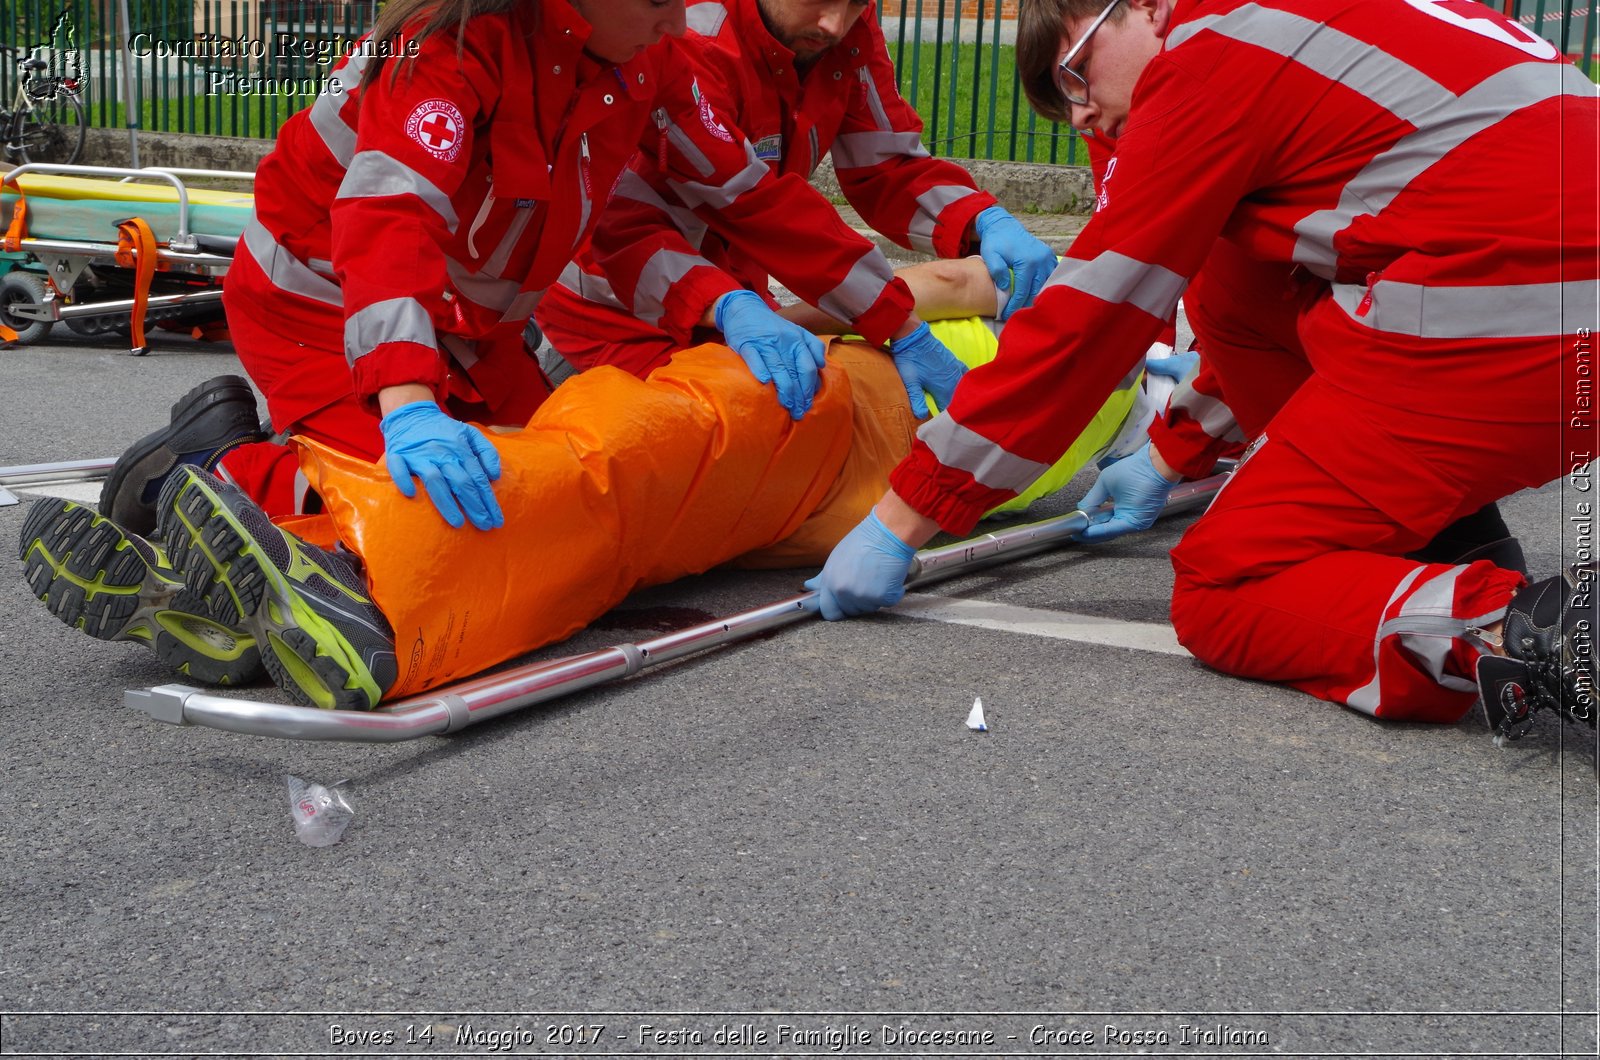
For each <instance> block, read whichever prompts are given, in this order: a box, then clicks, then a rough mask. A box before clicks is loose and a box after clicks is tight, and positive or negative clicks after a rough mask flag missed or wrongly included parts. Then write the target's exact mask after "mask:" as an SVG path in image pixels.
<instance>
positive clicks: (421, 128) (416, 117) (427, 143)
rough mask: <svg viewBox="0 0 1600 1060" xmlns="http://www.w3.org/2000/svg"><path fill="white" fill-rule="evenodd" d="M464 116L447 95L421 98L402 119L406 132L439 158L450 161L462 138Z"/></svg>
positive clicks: (459, 148)
mask: <svg viewBox="0 0 1600 1060" xmlns="http://www.w3.org/2000/svg"><path fill="white" fill-rule="evenodd" d="M466 129H467V120H466V119H465V118H464V117H462V115H461V109H460V108H459V107H457V106H456V105H455V104H454V103H451V102H450V101H449V100H448V99H425V100H423V101H422V102H421V103H418V104H417V105H416V106H415V107H413V108H412V110H411V116H410V117H409V118H407V119H406V135H407V136H409V137H411V138H412V139H413V140H415V141H416V142H417V143H418V144H420V145H421V146H422V149H423V150H424V151H426V152H428V153H429V154H430V155H432V156H433V157H434V158H437V159H438V160H439V161H441V162H454V161H455V160H456V156H457V155H458V154H460V153H461V143H462V141H463V140H465V139H466Z"/></svg>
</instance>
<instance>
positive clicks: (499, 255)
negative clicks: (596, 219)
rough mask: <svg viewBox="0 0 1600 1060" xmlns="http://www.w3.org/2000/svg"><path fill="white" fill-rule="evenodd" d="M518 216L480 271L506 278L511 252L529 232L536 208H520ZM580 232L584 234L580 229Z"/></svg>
mask: <svg viewBox="0 0 1600 1060" xmlns="http://www.w3.org/2000/svg"><path fill="white" fill-rule="evenodd" d="M583 206H584V215H585V217H587V215H588V212H589V200H588V199H584V201H583ZM516 211H517V212H516V216H515V217H513V218H512V219H511V223H510V224H509V225H507V226H506V231H505V235H503V236H501V237H500V245H499V246H497V247H495V248H494V253H493V254H490V255H489V260H488V261H486V262H484V263H483V268H481V269H479V270H478V271H479V272H481V273H483V274H484V275H487V276H504V275H505V274H506V263H507V262H508V261H510V260H511V252H512V251H513V250H515V249H516V247H517V240H519V239H521V238H522V233H523V232H525V231H527V229H528V222H529V221H531V220H533V211H534V207H531V206H519V207H517V208H516ZM578 231H580V232H582V231H583V229H582V228H581V227H580V228H579V229H578Z"/></svg>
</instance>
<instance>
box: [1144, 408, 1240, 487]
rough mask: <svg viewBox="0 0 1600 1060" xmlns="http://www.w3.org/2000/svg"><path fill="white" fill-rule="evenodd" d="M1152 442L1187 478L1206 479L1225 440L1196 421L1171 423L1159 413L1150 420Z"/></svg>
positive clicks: (1163, 457)
mask: <svg viewBox="0 0 1600 1060" xmlns="http://www.w3.org/2000/svg"><path fill="white" fill-rule="evenodd" d="M1149 434H1150V443H1151V444H1152V445H1154V446H1155V448H1156V451H1157V452H1159V453H1160V454H1161V459H1163V460H1165V461H1166V462H1167V464H1168V466H1170V467H1171V468H1172V470H1174V471H1176V472H1178V473H1180V474H1181V475H1183V477H1184V478H1205V477H1206V476H1207V475H1209V474H1211V469H1212V468H1213V467H1215V466H1216V464H1217V458H1218V456H1219V455H1220V453H1221V452H1222V450H1223V449H1224V448H1226V447H1227V444H1228V443H1226V442H1222V441H1218V440H1217V439H1215V438H1212V437H1211V436H1210V435H1208V434H1206V432H1205V431H1204V430H1202V429H1201V428H1200V425H1199V424H1198V423H1195V422H1194V421H1193V420H1180V421H1179V422H1178V423H1176V424H1174V423H1170V422H1168V421H1167V420H1166V419H1164V418H1162V417H1160V416H1157V417H1156V418H1155V419H1154V420H1152V421H1150V431H1149Z"/></svg>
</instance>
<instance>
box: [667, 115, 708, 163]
mask: <svg viewBox="0 0 1600 1060" xmlns="http://www.w3.org/2000/svg"><path fill="white" fill-rule="evenodd" d="M665 131H666V134H667V139H668V140H670V141H672V145H673V146H674V147H676V148H677V149H678V151H679V152H680V153H681V154H682V155H683V157H684V158H686V159H688V160H689V164H690V165H691V166H693V167H694V169H695V172H696V173H699V174H700V175H701V176H702V177H709V176H710V175H711V173H712V166H711V159H709V158H707V157H706V154H705V152H704V151H702V150H700V148H699V147H698V146H696V145H695V142H694V141H693V140H691V139H689V134H688V133H686V132H684V131H683V130H682V129H680V128H678V123H677V122H670V123H668V124H667V126H666V129H665Z"/></svg>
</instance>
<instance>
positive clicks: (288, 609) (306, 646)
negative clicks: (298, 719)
mask: <svg viewBox="0 0 1600 1060" xmlns="http://www.w3.org/2000/svg"><path fill="white" fill-rule="evenodd" d="M157 508H158V517H159V524H158V525H159V532H160V534H161V539H162V541H163V543H165V545H166V548H167V554H168V555H169V556H171V557H172V562H173V565H174V566H175V567H177V568H178V569H179V570H180V571H182V572H183V578H184V582H185V584H186V586H187V588H188V590H189V592H190V593H192V594H194V596H195V597H197V598H199V599H200V600H202V601H204V611H205V613H206V614H208V615H209V616H210V617H211V618H212V619H213V620H214V621H216V622H220V623H222V624H224V625H230V626H237V627H238V628H240V629H244V630H246V631H248V632H249V633H250V635H252V636H254V637H255V638H256V640H257V641H258V642H259V643H260V644H261V657H262V661H263V662H264V663H265V664H266V667H267V672H268V673H270V674H271V675H272V679H273V680H274V681H276V682H277V683H278V686H279V687H280V688H282V689H283V690H284V691H286V692H288V693H289V694H290V695H291V696H293V697H294V698H295V699H296V700H297V701H298V702H301V703H304V704H306V705H307V706H312V707H324V708H337V709H340V710H371V709H372V708H373V707H376V706H377V705H378V703H379V701H380V700H382V699H383V695H384V693H385V692H387V691H388V690H389V688H390V687H391V686H392V685H393V684H394V682H395V678H396V677H397V676H398V673H399V671H398V669H397V665H396V662H395V654H394V632H393V631H392V630H391V629H390V628H389V622H388V620H387V619H385V618H384V617H383V612H382V611H380V610H378V606H377V605H376V604H374V603H373V602H372V599H371V597H369V596H368V595H367V587H366V583H365V581H364V579H363V578H362V577H361V574H360V572H359V571H357V569H356V567H355V565H354V564H352V563H351V562H350V561H349V560H346V559H345V558H344V557H342V556H340V555H338V554H336V553H333V552H328V551H326V550H324V549H320V548H318V547H316V546H315V545H311V544H308V543H306V542H304V541H301V540H300V539H299V538H297V537H295V536H294V535H292V534H288V533H285V532H284V531H282V530H280V529H278V528H277V527H276V526H273V525H272V521H271V520H270V519H268V518H267V514H266V513H265V512H263V511H262V510H261V509H260V508H259V507H258V506H257V505H256V504H255V502H253V501H251V500H250V498H248V497H246V496H245V495H244V494H243V493H242V492H241V491H240V490H239V489H237V488H236V487H234V486H232V485H230V484H229V483H226V482H223V481H222V480H221V479H219V478H216V477H215V476H213V475H208V474H206V473H204V472H202V471H198V470H196V469H195V468H193V467H188V466H180V467H179V468H177V469H176V472H175V473H174V474H173V475H172V477H171V478H170V479H169V480H168V481H167V484H166V485H165V486H163V487H162V490H161V499H160V502H159V503H158V505H157Z"/></svg>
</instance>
